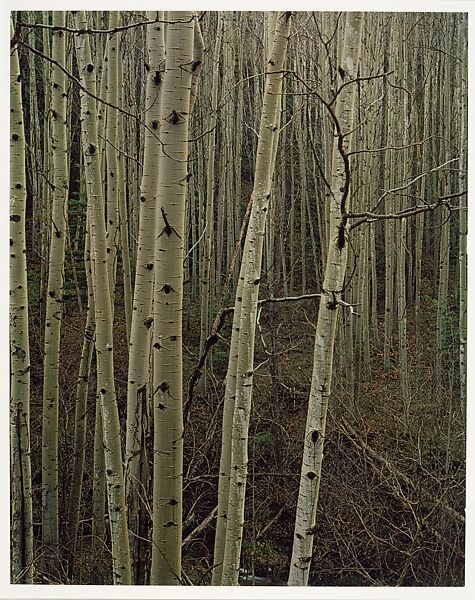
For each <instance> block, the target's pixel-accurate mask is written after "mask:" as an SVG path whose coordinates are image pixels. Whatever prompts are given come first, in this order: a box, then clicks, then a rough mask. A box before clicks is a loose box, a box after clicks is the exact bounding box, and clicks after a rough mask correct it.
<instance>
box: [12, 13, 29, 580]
mask: <svg viewBox="0 0 475 600" xmlns="http://www.w3.org/2000/svg"><path fill="white" fill-rule="evenodd" d="M13 33H14V28H13V23H12V22H11V26H10V35H11V37H13ZM25 219H26V171H25V131H24V125H23V107H22V98H21V75H20V65H19V60H18V46H17V47H15V48H13V49H12V50H11V52H10V361H11V362H10V364H11V379H10V435H11V437H10V459H11V466H12V482H11V512H10V515H11V544H12V557H11V578H12V583H33V575H34V571H33V508H32V482H31V462H30V345H29V332H28V329H29V328H28V281H27V262H26V237H25Z"/></svg>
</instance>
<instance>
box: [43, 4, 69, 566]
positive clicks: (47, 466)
mask: <svg viewBox="0 0 475 600" xmlns="http://www.w3.org/2000/svg"><path fill="white" fill-rule="evenodd" d="M53 25H55V26H59V27H64V25H65V13H64V12H60V11H55V12H54V13H53ZM52 57H53V60H55V61H57V62H58V63H59V64H60V65H65V64H66V55H65V34H64V32H63V31H61V30H59V31H53V40H52ZM51 83H52V91H51V113H50V114H51V119H52V124H51V136H52V140H51V141H52V148H53V186H54V189H53V198H52V208H51V235H50V251H49V271H48V293H47V296H46V321H45V347H44V385H43V429H42V529H41V531H42V536H43V552H44V553H45V556H44V560H45V564H47V565H48V567H47V568H48V570H51V569H54V568H56V567H57V562H58V559H59V507H58V414H59V350H60V339H61V320H62V310H63V284H64V251H65V242H66V223H67V197H68V182H69V180H68V175H69V174H68V137H67V87H66V83H67V82H66V76H65V74H64V72H63V71H62V70H61V69H60V68H59V67H58V66H56V65H55V64H53V65H52V69H51Z"/></svg>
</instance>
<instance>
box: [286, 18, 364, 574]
mask: <svg viewBox="0 0 475 600" xmlns="http://www.w3.org/2000/svg"><path fill="white" fill-rule="evenodd" d="M362 24H363V14H362V13H347V15H346V24H345V36H344V41H343V48H342V52H341V58H340V64H339V67H340V79H339V85H342V84H343V83H345V82H346V81H348V80H349V79H350V78H351V79H354V78H355V77H356V76H357V71H358V61H359V54H360V46H361V30H362ZM355 87H356V86H355V85H354V84H350V85H347V86H346V87H345V88H343V90H342V91H341V92H340V94H339V96H338V99H337V101H336V106H335V109H334V111H335V115H336V118H337V119H338V121H339V124H340V128H341V133H342V134H348V133H349V132H351V131H352V129H353V109H354V98H355ZM350 140H351V135H346V136H345V137H344V138H338V136H337V137H336V138H335V141H334V144H333V160H332V176H331V188H332V197H331V198H330V230H329V233H330V235H329V244H328V260H327V265H326V271H325V279H324V282H323V295H322V297H321V300H320V307H319V311H318V321H317V330H316V335H315V351H314V362H313V373H312V383H311V388H310V397H309V404H308V413H307V423H306V427H305V439H304V450H303V460H302V471H301V475H300V488H299V495H298V501H297V510H296V519H295V531H294V542H293V547H292V558H291V564H290V572H289V579H288V584H289V585H307V583H308V578H309V573H310V564H311V560H312V548H313V536H314V534H315V530H314V527H315V519H316V510H317V503H318V494H319V488H320V478H321V470H322V460H323V445H324V441H325V425H326V416H327V408H328V398H329V396H330V392H331V379H332V368H333V348H334V343H335V333H336V324H337V316H338V304H337V301H338V300H339V299H340V298H341V291H342V289H343V283H344V278H345V270H346V263H347V255H348V242H347V241H346V236H347V219H345V218H344V215H345V214H346V213H348V208H349V202H348V198H349V196H348V194H349V183H350V182H349V179H348V176H347V175H348V174H347V172H346V170H345V161H344V159H343V156H342V154H341V151H340V150H341V149H339V148H338V144H339V143H340V144H341V146H342V150H343V152H344V153H347V152H348V151H349V149H350Z"/></svg>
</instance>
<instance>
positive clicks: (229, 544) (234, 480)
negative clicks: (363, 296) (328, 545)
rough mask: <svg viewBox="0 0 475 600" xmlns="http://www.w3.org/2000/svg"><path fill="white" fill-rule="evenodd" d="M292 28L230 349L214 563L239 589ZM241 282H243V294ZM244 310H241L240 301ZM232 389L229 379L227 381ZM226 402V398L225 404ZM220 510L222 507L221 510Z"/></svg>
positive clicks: (285, 26)
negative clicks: (220, 537) (257, 356)
mask: <svg viewBox="0 0 475 600" xmlns="http://www.w3.org/2000/svg"><path fill="white" fill-rule="evenodd" d="M289 30H290V13H281V14H279V16H278V18H277V20H276V27H275V33H274V40H273V46H272V51H271V53H270V56H269V60H268V62H267V69H268V73H267V75H266V84H265V91H264V98H263V105H262V116H261V125H260V128H259V141H258V147H257V159H256V168H255V173H254V187H253V192H252V197H251V202H252V209H251V211H252V212H251V217H250V220H249V226H248V231H247V235H246V241H245V245H244V251H243V260H242V263H241V271H240V275H239V280H240V283H241V282H242V294H241V295H239V291H238V295H237V296H236V304H235V312H239V313H240V314H239V327H238V328H233V333H232V338H231V349H233V345H234V344H235V338H236V337H238V342H237V356H235V355H230V359H229V365H228V370H229V371H230V372H234V365H233V363H234V361H235V362H236V378H235V390H234V387H233V385H234V381H233V380H231V379H230V380H229V384H230V390H229V392H228V391H226V397H227V398H228V401H230V402H231V403H232V402H233V400H234V411H233V418H232V432H231V431H230V430H229V429H227V428H225V427H224V425H223V444H225V443H229V442H225V438H226V437H227V438H228V439H229V438H230V439H231V453H230V463H229V464H228V465H225V466H224V468H223V469H222V470H220V471H221V472H220V484H221V485H220V487H219V490H218V498H219V497H220V496H221V495H222V493H223V489H222V484H223V481H224V480H225V479H226V480H228V481H229V499H228V506H227V511H226V512H225V513H224V514H223V513H222V514H221V515H219V516H220V518H221V519H223V520H224V519H225V523H226V537H225V545H224V548H223V547H222V545H220V546H218V548H216V549H215V558H214V564H215V565H217V564H220V563H221V562H223V569H222V579H221V584H222V585H237V583H238V576H239V564H240V556H241V544H242V535H243V526H244V501H245V494H246V479H247V458H248V456H247V455H248V430H249V418H250V410H251V397H252V376H253V362H254V340H255V328H256V315H257V300H258V296H259V282H260V277H261V264H262V250H263V241H264V231H265V224H266V218H267V211H268V205H269V198H270V192H271V186H272V175H273V171H274V164H272V159H273V158H274V159H275V155H274V154H273V149H274V138H275V136H278V135H279V131H278V129H277V127H276V126H275V125H276V123H277V120H278V109H279V108H280V106H281V104H280V94H281V92H282V79H283V74H282V68H283V65H284V61H285V57H286V52H287V42H288V35H289ZM239 288H240V284H238V290H239ZM240 297H242V301H241V309H240V311H239V310H238V305H239V304H238V303H239V298H240ZM227 385H228V381H227ZM225 402H226V400H225ZM218 510H219V508H218Z"/></svg>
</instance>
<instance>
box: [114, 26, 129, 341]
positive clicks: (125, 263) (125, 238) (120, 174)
mask: <svg viewBox="0 0 475 600" xmlns="http://www.w3.org/2000/svg"><path fill="white" fill-rule="evenodd" d="M119 35H120V34H119ZM119 40H120V37H119ZM119 40H118V41H117V45H118V46H120V43H119ZM123 71H124V69H123V64H122V53H119V59H118V61H117V81H118V85H120V86H121V85H122V83H121V82H122V81H123V77H124V75H123ZM121 89H122V88H121ZM119 98H120V101H121V102H122V103H123V102H124V94H123V93H121V94H119ZM124 134H125V132H124V115H123V113H122V112H119V114H118V115H117V136H118V139H119V140H120V141H121V143H122V145H123V147H125V139H124ZM117 161H118V162H117V180H118V182H117V183H118V195H119V197H118V201H119V231H120V255H121V258H122V274H123V285H124V312H125V323H126V330H127V347H128V346H129V344H130V331H131V328H132V300H133V297H132V274H131V266H130V254H131V253H130V241H129V240H130V236H129V216H128V209H127V198H126V191H127V189H126V188H127V186H126V173H125V164H124V162H125V158H124V156H123V154H122V153H119V156H118V157H117Z"/></svg>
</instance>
